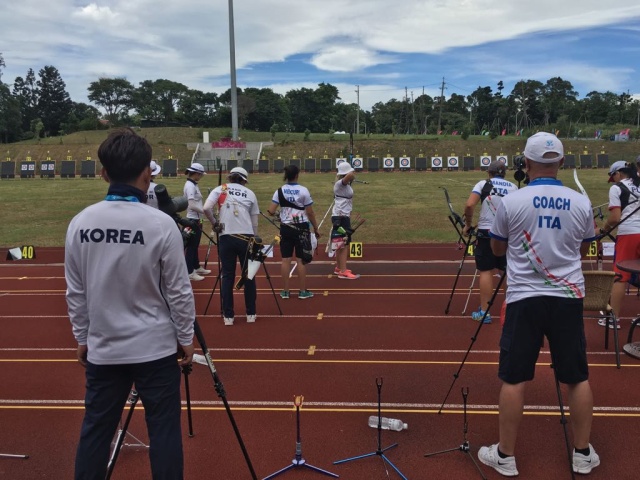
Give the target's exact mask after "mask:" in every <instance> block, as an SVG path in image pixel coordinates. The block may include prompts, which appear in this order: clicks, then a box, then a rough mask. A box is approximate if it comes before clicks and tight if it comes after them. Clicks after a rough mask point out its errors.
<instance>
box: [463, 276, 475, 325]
mask: <svg viewBox="0 0 640 480" xmlns="http://www.w3.org/2000/svg"><path fill="white" fill-rule="evenodd" d="M477 276H478V269H477V268H476V271H475V272H474V273H473V279H471V285H470V286H469V293H468V294H467V301H466V302H465V303H464V308H463V309H462V315H464V314H465V313H467V306H468V305H469V299H470V298H471V292H472V291H473V285H474V284H475V283H476V277H477Z"/></svg>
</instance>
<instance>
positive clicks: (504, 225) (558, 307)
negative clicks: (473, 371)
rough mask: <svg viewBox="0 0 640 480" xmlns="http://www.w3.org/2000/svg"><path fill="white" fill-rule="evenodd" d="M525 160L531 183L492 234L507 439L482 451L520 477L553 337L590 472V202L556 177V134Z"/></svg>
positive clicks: (577, 443) (594, 459) (580, 452)
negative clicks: (533, 398) (535, 394)
mask: <svg viewBox="0 0 640 480" xmlns="http://www.w3.org/2000/svg"><path fill="white" fill-rule="evenodd" d="M524 156H525V162H526V168H527V171H528V174H529V179H530V182H529V185H527V187H525V188H523V189H521V190H518V191H516V192H513V193H510V194H509V198H508V200H507V201H504V202H502V203H501V204H500V206H499V207H498V211H497V212H496V218H495V220H494V222H493V226H492V227H491V231H490V235H491V248H492V250H493V253H494V254H495V255H498V256H499V255H504V254H505V253H506V255H507V284H508V287H507V299H506V302H507V308H506V316H505V324H504V327H503V330H502V336H501V338H500V365H499V369H498V377H499V378H500V379H501V380H502V388H501V390H500V400H499V405H500V407H499V410H500V419H499V426H500V440H499V443H496V444H494V445H491V446H490V447H481V448H480V450H479V451H478V458H479V459H480V461H481V462H482V463H484V464H485V465H488V466H490V467H492V468H494V469H495V470H496V471H498V472H499V473H500V474H502V475H504V476H508V477H512V476H516V475H518V470H517V468H516V460H515V457H514V453H515V446H516V438H517V435H518V427H519V425H520V420H521V419H522V413H523V409H524V394H525V386H526V383H527V382H529V381H531V380H533V377H534V373H535V365H536V361H537V359H538V355H539V353H540V347H541V345H542V343H543V339H544V337H546V338H547V341H548V344H549V349H550V350H551V361H552V363H553V366H554V369H555V374H556V378H557V380H558V381H559V382H561V383H564V384H566V386H567V389H568V392H569V398H568V400H569V401H568V403H569V408H570V410H571V426H572V429H573V442H574V447H575V448H574V451H573V464H572V468H573V471H574V472H576V473H582V474H587V473H590V472H591V470H592V469H593V468H595V467H597V466H598V465H599V464H600V457H599V456H598V454H597V453H596V452H595V450H594V448H593V447H592V446H591V444H590V443H589V436H590V433H591V421H592V417H593V395H592V393H591V387H590V385H589V380H588V379H589V368H588V365H587V352H586V340H585V335H584V323H583V316H582V315H583V308H582V306H583V305H582V303H583V298H584V294H585V290H584V277H583V275H582V261H581V258H582V256H584V255H586V253H587V251H588V249H589V244H590V243H591V242H592V241H593V240H594V239H595V231H594V225H593V217H592V213H591V205H590V203H589V200H588V199H587V198H586V197H585V196H584V195H581V194H579V193H578V192H576V191H575V190H572V189H570V188H567V187H564V186H563V185H562V182H560V181H559V180H557V174H558V170H559V168H560V166H561V165H562V163H563V161H564V149H563V146H562V143H561V142H560V140H558V138H557V137H556V136H555V135H552V134H550V133H546V132H540V133H536V134H535V135H533V136H532V137H530V138H529V139H528V140H527V144H526V147H525V149H524ZM561 455H562V454H561Z"/></svg>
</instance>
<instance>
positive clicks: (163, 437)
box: [75, 354, 184, 480]
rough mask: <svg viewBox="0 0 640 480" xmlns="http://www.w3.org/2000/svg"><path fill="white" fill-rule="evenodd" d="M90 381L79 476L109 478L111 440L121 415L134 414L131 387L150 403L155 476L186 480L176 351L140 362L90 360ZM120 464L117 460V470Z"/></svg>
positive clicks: (147, 410) (147, 411) (147, 416)
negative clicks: (127, 408) (130, 407)
mask: <svg viewBox="0 0 640 480" xmlns="http://www.w3.org/2000/svg"><path fill="white" fill-rule="evenodd" d="M86 380H87V385H86V393H85V415H84V420H83V422H82V429H81V432H80V443H79V444H78V450H77V452H76V464H75V479H76V480H104V478H105V476H106V473H107V464H108V462H109V456H110V450H111V442H112V440H113V437H114V435H115V433H116V430H117V428H118V424H119V422H120V419H121V418H122V417H123V416H125V415H126V413H128V412H123V409H124V407H125V404H126V401H127V398H128V396H129V393H130V391H131V389H132V388H135V390H136V391H137V392H138V394H139V395H140V400H141V401H142V404H143V405H144V413H145V420H146V423H147V430H148V432H149V459H150V461H151V473H152V478H153V480H182V478H183V469H184V461H183V454H182V431H181V425H180V408H181V405H180V367H179V365H178V362H177V357H176V355H175V354H174V355H170V356H168V357H165V358H162V359H159V360H154V361H152V362H145V363H138V364H126V365H94V364H91V363H88V364H87V368H86ZM134 384H135V386H134ZM127 405H128V404H127ZM136 411H137V409H136ZM134 415H136V413H134ZM118 468H119V466H118V463H117V462H116V466H115V470H114V472H115V471H117V470H118ZM122 468H124V467H122Z"/></svg>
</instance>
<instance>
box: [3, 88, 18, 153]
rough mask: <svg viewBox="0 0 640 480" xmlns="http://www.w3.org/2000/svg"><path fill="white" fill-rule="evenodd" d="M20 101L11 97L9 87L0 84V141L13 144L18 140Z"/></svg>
mask: <svg viewBox="0 0 640 480" xmlns="http://www.w3.org/2000/svg"><path fill="white" fill-rule="evenodd" d="M21 120H22V119H21V114H20V101H19V100H18V99H17V98H16V97H15V96H14V95H11V92H10V91H9V87H8V86H7V85H5V84H3V83H0V141H2V142H3V143H9V142H15V141H17V140H19V139H20V134H21V133H22V129H21V123H22V122H21Z"/></svg>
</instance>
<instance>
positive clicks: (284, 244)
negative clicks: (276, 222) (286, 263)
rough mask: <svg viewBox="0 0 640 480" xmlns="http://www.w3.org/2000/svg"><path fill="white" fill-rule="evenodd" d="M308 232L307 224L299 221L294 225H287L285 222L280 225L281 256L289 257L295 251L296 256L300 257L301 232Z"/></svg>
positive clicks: (301, 245)
mask: <svg viewBox="0 0 640 480" xmlns="http://www.w3.org/2000/svg"><path fill="white" fill-rule="evenodd" d="M308 233H309V224H308V223H301V224H299V225H296V226H295V227H289V226H287V224H286V223H284V224H282V225H280V255H281V256H282V258H291V257H292V256H293V252H294V251H295V252H296V258H300V259H301V258H302V249H303V248H302V247H303V242H302V237H301V234H308Z"/></svg>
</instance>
